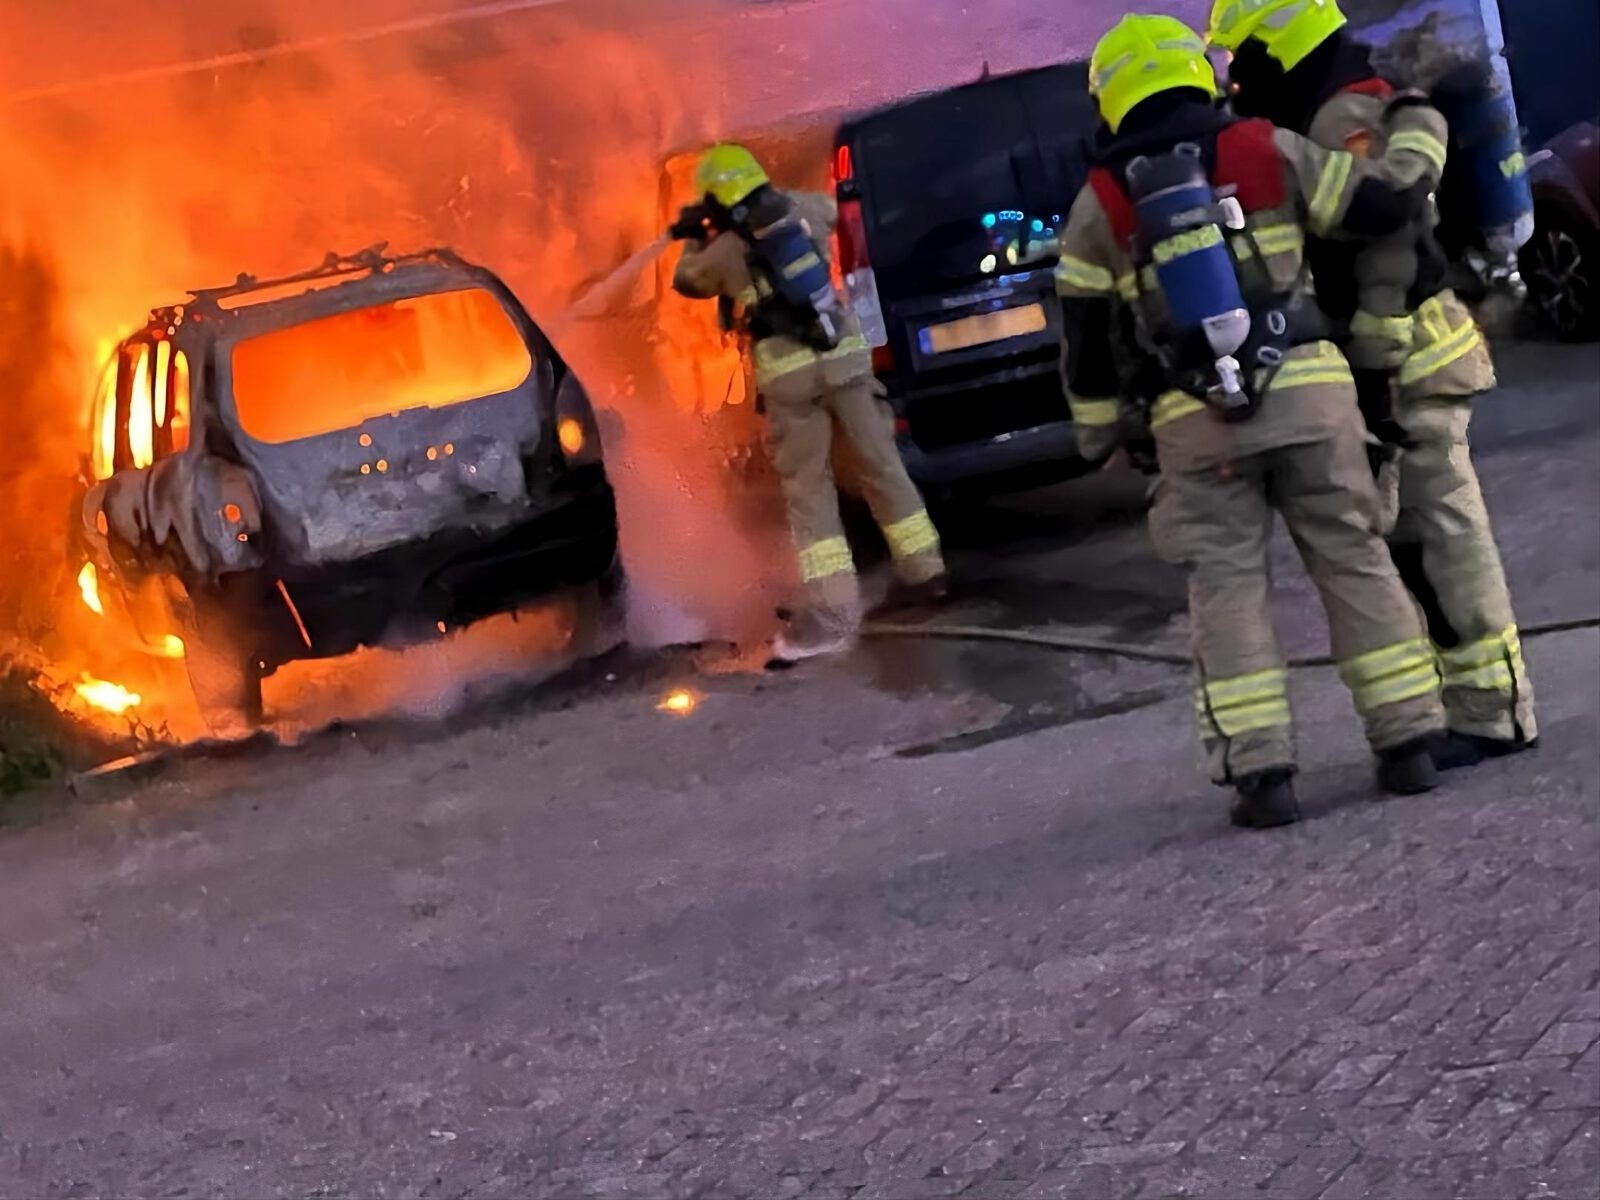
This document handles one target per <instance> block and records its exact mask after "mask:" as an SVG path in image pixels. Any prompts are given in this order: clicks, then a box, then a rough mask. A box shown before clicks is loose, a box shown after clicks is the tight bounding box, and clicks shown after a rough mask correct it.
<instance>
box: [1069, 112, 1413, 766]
mask: <svg viewBox="0 0 1600 1200" xmlns="http://www.w3.org/2000/svg"><path fill="white" fill-rule="evenodd" d="M1137 111H1138V110H1135V112H1136V113H1137ZM1153 115H1154V119H1152V120H1149V121H1147V122H1144V123H1143V124H1144V132H1143V133H1142V134H1141V133H1139V132H1132V133H1125V134H1124V135H1123V136H1121V137H1118V138H1116V139H1115V140H1113V141H1111V142H1109V143H1108V144H1107V145H1105V146H1104V147H1102V154H1101V165H1100V167H1099V168H1097V170H1096V172H1095V175H1094V179H1093V181H1092V182H1091V184H1090V186H1088V187H1086V188H1085V189H1084V190H1083V192H1082V194H1081V195H1080V196H1079V197H1078V200H1077V202H1076V203H1075V204H1074V206H1073V211H1072V216H1071V218H1070V220H1069V221H1068V224H1067V229H1066V232H1065V234H1064V235H1063V239H1062V245H1063V254H1062V258H1061V264H1060V267H1059V270H1058V274H1057V290H1058V292H1059V293H1060V294H1061V296H1062V303H1063V312H1064V317H1065V322H1066V333H1067V348H1066V354H1065V359H1064V371H1065V375H1066V381H1067V388H1068V398H1069V402H1070V404H1071V406H1072V413H1073V417H1074V420H1075V422H1076V424H1077V427H1078V431H1079V437H1080V440H1081V441H1082V442H1083V444H1084V447H1085V450H1086V452H1088V453H1091V454H1094V453H1097V452H1101V453H1103V452H1106V451H1107V450H1108V449H1109V447H1110V446H1111V445H1113V444H1114V442H1115V440H1116V437H1117V433H1118V426H1119V424H1120V416H1121V411H1120V410H1121V406H1122V402H1121V400H1120V397H1122V396H1129V397H1131V398H1132V399H1133V400H1135V401H1137V402H1143V403H1144V405H1145V407H1147V410H1148V413H1149V419H1150V425H1151V427H1152V429H1153V431H1154V435H1155V441H1156V445H1157V450H1158V456H1159V459H1160V466H1161V476H1160V480H1159V482H1158V485H1157V489H1156V502H1155V505H1154V508H1153V509H1152V512H1151V518H1150V526H1151V535H1152V538H1153V540H1154V542H1155V544H1156V548H1157V550H1158V551H1159V552H1160V553H1161V555H1162V556H1163V557H1164V558H1166V559H1167V560H1168V561H1170V562H1172V563H1174V564H1177V565H1180V566H1182V567H1184V568H1185V569H1186V571H1187V572H1188V575H1189V612H1190V620H1191V624H1192V627H1193V631H1194V633H1193V638H1194V653H1195V662H1196V672H1197V680H1196V687H1195V693H1194V699H1195V714H1196V719H1197V723H1198V726H1199V730H1200V735H1201V740H1202V743H1203V745H1204V746H1205V749H1206V752H1207V756H1208V759H1209V763H1210V767H1211V772H1212V778H1213V779H1214V780H1215V781H1216V782H1218V783H1230V782H1236V781H1239V780H1242V779H1245V778H1247V777H1249V776H1252V775H1260V774H1262V773H1265V772H1270V771H1274V770H1282V769H1286V768H1290V769H1292V767H1293V766H1294V761H1295V738H1294V729H1293V720H1292V714H1291V709H1290V702H1289V693H1288V672H1287V671H1286V670H1285V667H1284V660H1283V654H1282V651H1281V649H1280V648H1279V646H1278V644H1277V641H1276V638H1275V637H1274V636H1273V623H1272V613H1271V606H1270V601H1269V596H1270V584H1269V579H1268V574H1267V561H1266V555H1267V534H1268V532H1269V531H1270V530H1271V528H1272V526H1273V517H1274V513H1275V512H1276V513H1277V514H1281V516H1282V517H1283V519H1284V520H1285V521H1286V522H1287V524H1288V526H1289V529H1290V531H1291V533H1292V534H1293V537H1294V540H1295V543H1296V545H1297V546H1298V547H1299V548H1300V549H1301V552H1302V557H1303V558H1304V561H1305V565H1306V568H1307V571H1308V572H1309V573H1310V575H1311V577H1312V579H1313V581H1314V582H1315V584H1316V586H1317V588H1318V590H1319V592H1320V594H1321V596H1322V599H1323V602H1324V607H1325V609H1326V611H1327V614H1328V623H1329V632H1330V640H1331V643H1332V646H1333V651H1334V656H1335V658H1336V660H1337V662H1338V666H1339V670H1340V674H1341V676H1342V677H1343V679H1344V681H1345V683H1346V685H1347V686H1348V687H1349V688H1350V690H1351V693H1352V696H1353V698H1354V700H1355V704H1356V707H1357V709H1358V710H1359V711H1360V713H1361V714H1362V717H1363V720H1364V722H1365V725H1366V732H1367V737H1368V739H1369V741H1370V742H1371V744H1372V745H1373V746H1374V747H1375V748H1377V749H1378V750H1380V751H1381V750H1385V749H1389V748H1393V747H1397V746H1402V745H1406V744H1410V743H1412V742H1414V741H1415V740H1417V739H1419V738H1422V737H1425V736H1427V735H1429V734H1430V733H1432V732H1434V731H1436V730H1438V729H1439V728H1440V727H1441V726H1442V724H1443V719H1442V713H1441V706H1440V699H1439V676H1438V672H1437V669H1436V666H1435V660H1434V655H1433V650H1432V647H1431V646H1430V645H1429V644H1428V642H1427V640H1426V638H1425V637H1424V636H1423V634H1422V628H1421V625H1420V623H1419V621H1418V618H1417V614H1416V611H1415V609H1414V608H1413V606H1412V602H1411V600H1410V598H1409V597H1408V596H1407V595H1406V591H1405V588H1404V587H1403V586H1402V585H1401V583H1400V579H1399V577H1398V575H1397V574H1396V572H1395V568H1394V565H1393V563H1392V562H1391V561H1390V560H1389V556H1388V553H1387V551H1386V550H1385V548H1384V545H1383V542H1382V540H1381V538H1380V537H1379V536H1378V534H1377V530H1376V526H1377V520H1378V515H1377V493H1376V489H1375V487H1374V485H1373V480H1372V474H1371V471H1370V468H1369V467H1368V465H1367V460H1366V456H1365V449H1364V446H1365V437H1366V434H1365V430H1364V429H1363V427H1362V424H1361V416H1360V411H1359V409H1358V407H1357V403H1356V390H1355V383H1354V379H1353V377H1352V375H1351V372H1350V368H1349V366H1348V364H1347V363H1346V361H1345V359H1344V356H1343V355H1342V354H1341V353H1340V352H1339V349H1338V347H1337V346H1335V345H1334V344H1333V343H1332V342H1331V341H1329V340H1327V339H1325V338H1323V337H1321V336H1319V335H1318V334H1317V332H1316V330H1315V329H1314V328H1313V327H1311V326H1310V325H1306V326H1304V327H1303V330H1302V332H1300V333H1298V334H1296V335H1292V336H1289V337H1288V338H1287V342H1288V347H1287V353H1286V354H1285V356H1284V357H1283V358H1282V360H1281V362H1275V363H1273V364H1270V365H1267V364H1262V363H1260V362H1259V360H1253V361H1252V362H1251V363H1250V364H1249V366H1250V368H1251V369H1253V370H1255V371H1256V372H1257V379H1256V381H1255V382H1256V385H1257V388H1258V390H1259V392H1260V393H1261V398H1260V406H1259V409H1258V410H1257V411H1256V412H1255V413H1254V415H1253V416H1251V417H1250V418H1249V419H1247V420H1244V421H1241V422H1237V423H1229V422H1225V421H1224V420H1222V419H1220V418H1219V417H1218V416H1217V415H1216V413H1215V412H1214V410H1213V409H1212V408H1211V407H1210V406H1209V405H1208V404H1207V402H1206V401H1205V400H1203V399H1200V398H1199V397H1197V396H1195V395H1193V394H1191V393H1190V392H1189V391H1185V390H1180V389H1178V388H1175V387H1173V386H1172V385H1171V381H1170V380H1169V379H1168V378H1167V376H1168V374H1169V373H1168V372H1167V370H1166V369H1165V368H1164V367H1163V368H1159V369H1154V368H1152V356H1151V354H1150V353H1148V349H1149V345H1148V344H1149V342H1150V340H1151V337H1152V331H1154V330H1158V329H1159V328H1160V326H1161V324H1162V322H1163V320H1164V319H1165V317H1164V313H1163V306H1164V304H1165V299H1164V297H1163V296H1162V294H1161V289H1160V287H1159V286H1158V280H1157V278H1156V277H1155V272H1154V271H1153V270H1151V271H1150V277H1149V278H1145V277H1143V275H1144V272H1145V271H1146V270H1148V268H1142V267H1136V266H1135V262H1136V258H1135V255H1134V253H1133V252H1132V251H1133V247H1132V225H1131V222H1130V218H1129V205H1128V201H1127V199H1126V197H1125V196H1124V194H1123V190H1124V189H1123V187H1122V183H1121V179H1120V174H1119V169H1120V167H1121V166H1122V165H1123V164H1126V163H1129V162H1131V161H1132V159H1133V158H1135V157H1137V156H1139V155H1144V154H1154V153H1162V152H1165V151H1168V150H1170V149H1171V148H1172V147H1173V146H1174V145H1176V144H1180V143H1182V144H1191V145H1199V146H1201V147H1202V150H1203V152H1204V156H1205V161H1206V164H1207V167H1208V173H1209V176H1210V179H1211V182H1212V184H1213V187H1214V188H1215V189H1217V190H1218V191H1219V192H1229V193H1231V194H1232V196H1233V197H1234V198H1235V199H1237V201H1238V202H1239V206H1240V208H1241V209H1242V210H1243V226H1244V227H1243V228H1242V229H1232V228H1230V229H1229V230H1227V231H1226V232H1225V233H1224V234H1223V236H1224V237H1225V238H1226V241H1227V244H1228V248H1229V250H1230V252H1231V253H1232V255H1233V256H1234V258H1235V260H1236V261H1237V263H1238V274H1239V276H1240V281H1241V283H1242V284H1243V286H1242V288H1241V291H1242V292H1243V293H1244V295H1245V297H1246V302H1247V303H1248V304H1250V305H1251V307H1252V309H1255V308H1256V307H1261V308H1263V309H1264V310H1266V311H1263V312H1261V313H1259V314H1257V313H1255V312H1254V311H1253V312H1252V316H1257V315H1259V316H1260V317H1262V318H1263V319H1266V318H1268V317H1270V315H1271V313H1272V312H1280V313H1292V312H1298V311H1299V310H1302V309H1305V308H1311V309H1314V308H1315V295H1314V292H1313V290H1312V284H1311V279H1310V273H1309V272H1308V271H1307V269H1306V263H1305V241H1306V235H1307V233H1308V232H1316V233H1320V234H1329V235H1332V234H1336V233H1345V232H1351V231H1356V232H1363V233H1366V234H1369V235H1370V234H1376V233H1382V232H1388V231H1391V230H1393V229H1395V228H1398V227H1399V226H1400V225H1401V224H1403V223H1404V221H1405V219H1406V217H1407V215H1408V214H1409V212H1410V211H1411V205H1412V203H1413V201H1408V200H1406V199H1405V193H1403V192H1402V191H1400V190H1398V189H1397V188H1396V187H1395V186H1393V183H1392V180H1393V178H1394V176H1395V175H1396V174H1398V173H1399V172H1398V171H1396V170H1395V168H1396V167H1397V166H1403V165H1409V164H1404V163H1403V161H1402V162H1390V161H1387V160H1385V159H1380V160H1375V161H1372V162H1368V163H1358V162H1357V160H1356V159H1355V158H1354V156H1352V155H1350V154H1347V153H1344V152H1342V151H1334V152H1330V151H1326V150H1323V149H1321V148H1319V147H1317V146H1315V145H1313V144H1312V143H1310V142H1308V141H1306V140H1305V139H1304V138H1302V137H1300V136H1298V135H1296V134H1293V133H1289V132H1287V131H1284V130H1279V129H1275V128H1273V127H1272V126H1271V125H1270V124H1269V123H1267V122H1264V121H1246V122H1233V121H1230V120H1228V119H1227V118H1225V117H1223V116H1221V115H1220V114H1218V113H1216V112H1215V110H1213V109H1211V108H1209V107H1208V106H1206V105H1204V104H1197V103H1185V104H1181V105H1177V106H1172V107H1171V108H1170V109H1169V110H1168V111H1165V112H1163V111H1160V110H1159V108H1158V109H1157V110H1156V111H1155V112H1154V114H1153ZM1123 127H1124V130H1127V129H1128V123H1127V122H1125V123H1124V126H1123ZM1411 153H1413V152H1411V151H1407V150H1406V149H1405V148H1404V146H1403V145H1402V146H1401V147H1397V148H1395V149H1393V150H1392V151H1391V157H1392V158H1394V159H1398V160H1403V159H1404V158H1405V156H1407V155H1408V154H1411ZM1403 201H1404V202H1403ZM1130 312H1131V313H1132V314H1134V315H1135V316H1136V318H1137V319H1136V321H1135V322H1134V323H1135V324H1136V325H1137V327H1138V329H1139V333H1140V337H1141V339H1142V340H1143V341H1144V342H1145V343H1146V345H1145V346H1142V347H1135V348H1132V349H1131V350H1130V349H1128V348H1126V347H1124V352H1123V353H1121V354H1120V356H1119V354H1118V353H1117V349H1118V348H1117V341H1118V331H1119V330H1120V329H1121V328H1122V326H1123V321H1122V319H1121V318H1122V316H1123V314H1125V313H1130ZM1285 329H1286V331H1289V330H1293V329H1294V323H1293V321H1290V322H1286V324H1285ZM1119 364H1121V365H1120V369H1119Z"/></svg>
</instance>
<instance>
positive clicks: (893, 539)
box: [883, 509, 939, 558]
mask: <svg viewBox="0 0 1600 1200" xmlns="http://www.w3.org/2000/svg"><path fill="white" fill-rule="evenodd" d="M883 540H884V541H886V542H888V543H889V553H890V554H892V555H894V556H895V557H896V558H915V557H916V556H917V555H919V554H927V553H928V552H929V551H930V550H937V549H938V548H939V531H938V530H936V529H935V528H934V527H933V521H932V520H931V519H930V518H929V517H928V512H927V510H926V509H923V510H922V511H920V512H914V513H912V514H911V515H910V516H909V517H907V518H906V519H905V520H903V521H896V522H895V523H894V524H893V525H886V526H884V529H883Z"/></svg>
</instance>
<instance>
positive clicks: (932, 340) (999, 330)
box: [920, 304, 1047, 354]
mask: <svg viewBox="0 0 1600 1200" xmlns="http://www.w3.org/2000/svg"><path fill="white" fill-rule="evenodd" d="M1046 325H1047V322H1046V320H1045V316H1044V305H1042V304H1025V305H1022V306H1021V307H1019V308H1002V309H1001V310H1000V311H999V312H992V313H981V314H979V315H978V316H976V317H963V318H962V319H961V320H959V321H946V322H945V323H944V324H943V325H929V326H927V327H926V328H924V329H923V330H922V333H921V335H920V337H921V341H922V352H923V353H924V354H949V353H950V352H952V351H954V350H970V349H972V347H974V346H985V345H988V344H989V343H990V342H1003V341H1006V340H1007V339H1009V338H1016V337H1027V336H1028V335H1029V334H1030V333H1043V332H1044V331H1045V328H1046Z"/></svg>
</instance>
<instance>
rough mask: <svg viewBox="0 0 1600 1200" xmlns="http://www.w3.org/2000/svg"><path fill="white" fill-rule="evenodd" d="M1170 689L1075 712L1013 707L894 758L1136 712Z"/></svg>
mask: <svg viewBox="0 0 1600 1200" xmlns="http://www.w3.org/2000/svg"><path fill="white" fill-rule="evenodd" d="M1170 695H1171V692H1169V691H1167V690H1165V689H1162V688H1147V689H1145V690H1143V691H1138V692H1133V693H1130V694H1129V695H1126V696H1119V697H1117V698H1116V699H1113V700H1107V701H1105V702H1104V703H1101V704H1090V705H1088V706H1086V707H1084V708H1081V709H1078V710H1077V711H1075V712H1070V713H1069V712H1019V711H1017V710H1016V709H1013V710H1012V711H1011V713H1010V715H1008V716H1006V717H1004V718H1003V719H1002V720H1001V721H1000V722H999V723H998V724H995V725H991V726H989V727H988V728H986V729H973V730H969V731H968V732H966V733H957V734H953V735H952V736H950V737H944V738H938V739H936V740H934V741H931V742H921V743H918V744H917V745H915V746H906V747H904V748H903V749H900V750H896V751H895V757H896V758H932V757H934V756H935V755H938V754H960V753H962V752H963V751H966V750H977V749H979V748H981V747H983V746H992V745H994V744H995V743H996V742H1007V741H1010V740H1011V739H1013V738H1020V737H1027V736H1028V735H1030V734H1034V733H1044V732H1045V731H1046V730H1050V729H1060V728H1062V727H1063V726H1066V725H1076V724H1079V723H1080V722H1083V721H1095V720H1098V719H1100V718H1101V717H1115V716H1120V715H1121V714H1123V713H1130V712H1137V711H1138V710H1139V709H1141V708H1149V707H1150V706H1151V705H1153V704H1160V703H1161V702H1162V701H1163V700H1165V699H1167V698H1168V696H1170Z"/></svg>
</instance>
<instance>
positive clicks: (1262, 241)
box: [1244, 225, 1306, 257]
mask: <svg viewBox="0 0 1600 1200" xmlns="http://www.w3.org/2000/svg"><path fill="white" fill-rule="evenodd" d="M1252 232H1253V233H1254V234H1255V241H1256V245H1257V246H1258V247H1260V249H1261V253H1263V254H1265V255H1267V256H1268V257H1271V256H1272V255H1274V254H1298V253H1300V252H1301V251H1302V250H1304V249H1305V248H1306V235H1305V232H1304V231H1303V230H1302V229H1301V228H1300V226H1298V225H1263V226H1262V227H1261V228H1260V229H1256V230H1252ZM1244 245H1246V246H1248V245H1249V243H1248V242H1245V243H1244Z"/></svg>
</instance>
